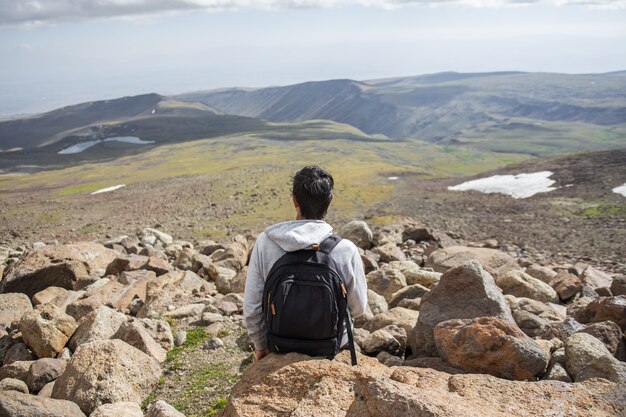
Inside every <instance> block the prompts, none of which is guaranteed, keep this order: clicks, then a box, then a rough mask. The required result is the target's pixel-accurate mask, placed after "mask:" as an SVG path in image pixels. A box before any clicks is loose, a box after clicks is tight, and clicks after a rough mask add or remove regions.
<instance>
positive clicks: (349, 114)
mask: <svg viewBox="0 0 626 417" xmlns="http://www.w3.org/2000/svg"><path fill="white" fill-rule="evenodd" d="M622 73H623V71H622V72H615V73H609V74H591V75H569V74H552V73H526V72H518V71H504V72H493V73H457V72H444V73H438V74H427V75H419V76H414V77H399V78H387V79H380V80H367V81H354V80H347V79H339V80H329V81H319V82H307V83H301V84H295V85H289V86H283V87H269V88H260V89H241V88H235V89H221V90H218V91H201V92H191V93H187V94H182V95H179V96H177V98H179V99H181V100H190V101H198V102H202V103H205V104H208V105H211V106H213V107H215V108H217V109H220V110H222V111H224V112H225V113H230V114H237V115H242V116H248V117H259V118H261V119H265V120H269V121H280V122H289V121H300V120H307V119H330V120H333V121H337V122H341V123H348V124H351V125H353V126H355V127H357V128H359V129H361V130H362V131H364V132H365V133H367V134H384V135H386V136H388V137H391V138H396V139H403V138H418V139H423V140H427V141H431V142H439V141H449V140H453V139H457V138H458V137H459V136H462V135H463V134H464V132H468V131H480V130H483V129H490V130H493V129H494V127H495V128H498V126H500V125H502V124H505V125H509V122H510V119H511V118H520V119H523V120H522V124H527V125H532V124H533V123H535V122H537V123H543V124H544V126H543V127H544V128H552V127H551V126H547V124H549V123H547V122H554V123H561V122H566V123H571V122H576V123H584V124H591V125H596V126H602V128H600V129H604V128H603V126H614V125H624V124H626V93H625V92H626V80H624V79H623V78H622V77H621V75H622ZM562 127H563V126H554V128H555V129H557V130H558V129H562ZM590 129H595V128H593V127H592V128H590ZM505 130H507V131H508V132H510V126H507V127H506V129H505ZM531 130H533V131H534V130H535V129H531ZM526 134H527V132H525V131H522V132H520V135H522V136H523V135H526ZM568 134H570V133H568ZM573 134H574V136H576V135H578V134H579V133H576V132H574V133H573ZM620 134H621V133H620Z"/></svg>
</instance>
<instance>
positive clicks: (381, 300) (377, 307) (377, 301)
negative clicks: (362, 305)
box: [367, 289, 389, 315]
mask: <svg viewBox="0 0 626 417" xmlns="http://www.w3.org/2000/svg"><path fill="white" fill-rule="evenodd" d="M367 304H368V306H369V308H370V311H371V312H372V314H374V315H376V314H381V313H384V312H385V311H387V310H389V306H388V305H387V301H386V300H385V297H383V296H382V295H378V294H377V293H375V292H374V291H372V290H370V289H368V290H367Z"/></svg>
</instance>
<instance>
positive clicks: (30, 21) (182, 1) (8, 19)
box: [0, 0, 626, 26]
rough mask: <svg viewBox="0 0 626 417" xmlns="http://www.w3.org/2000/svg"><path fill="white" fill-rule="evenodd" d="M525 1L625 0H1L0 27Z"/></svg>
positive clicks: (600, 4) (595, 1) (582, 2)
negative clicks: (234, 12)
mask: <svg viewBox="0 0 626 417" xmlns="http://www.w3.org/2000/svg"><path fill="white" fill-rule="evenodd" d="M529 4H548V5H555V6H567V5H577V6H587V7H591V8H612V9H618V8H626V0H438V1H437V0H97V1H94V0H39V1H38V0H0V26H32V25H41V24H47V23H56V22H63V21H75V20H84V19H101V18H114V17H116V18H127V17H136V16H146V15H158V14H163V13H174V12H188V11H198V10H203V11H209V12H211V11H213V12H219V11H227V10H248V9H256V10H280V9H309V8H332V7H339V6H366V7H380V8H385V9H395V8H400V7H407V6H429V7H444V6H464V7H477V8H480V7H489V8H497V7H513V6H524V5H529Z"/></svg>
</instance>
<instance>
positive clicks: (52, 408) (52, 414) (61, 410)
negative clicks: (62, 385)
mask: <svg viewBox="0 0 626 417" xmlns="http://www.w3.org/2000/svg"><path fill="white" fill-rule="evenodd" d="M0 415H1V416H3V417H59V416H63V417H85V414H83V413H82V411H81V410H80V408H78V406H77V405H76V404H74V403H73V402H71V401H63V400H54V399H51V398H45V397H40V396H38V395H30V394H23V393H21V392H17V391H5V392H3V393H2V395H0Z"/></svg>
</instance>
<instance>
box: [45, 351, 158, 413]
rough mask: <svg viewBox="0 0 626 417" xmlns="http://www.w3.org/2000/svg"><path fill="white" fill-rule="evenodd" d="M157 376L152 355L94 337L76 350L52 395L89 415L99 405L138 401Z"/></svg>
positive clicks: (156, 364) (156, 368)
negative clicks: (67, 401)
mask: <svg viewBox="0 0 626 417" xmlns="http://www.w3.org/2000/svg"><path fill="white" fill-rule="evenodd" d="M160 376H161V368H160V366H159V363H158V362H157V361H156V360H154V359H153V358H152V357H151V356H148V355H146V354H145V353H143V352H141V351H140V350H138V349H136V348H134V347H132V346H130V345H129V344H127V343H125V342H123V341H121V340H97V341H94V342H89V343H85V344H84V345H81V346H80V347H79V348H78V349H77V350H76V352H75V353H74V355H73V356H72V359H71V360H70V362H69V363H68V365H67V368H66V369H65V372H64V373H63V374H62V375H61V376H60V377H59V378H58V379H57V382H56V383H55V384H54V389H53V391H52V397H53V398H57V399H65V400H69V401H73V402H75V403H76V404H78V406H79V407H80V409H81V410H83V412H85V413H86V414H90V413H92V412H93V411H94V410H95V409H96V408H97V407H99V406H100V405H102V404H107V403H115V402H120V401H132V402H135V403H141V401H142V399H143V398H144V397H145V396H146V395H148V393H150V391H151V390H152V388H153V387H154V386H155V384H156V382H157V381H158V379H159V377H160Z"/></svg>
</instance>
